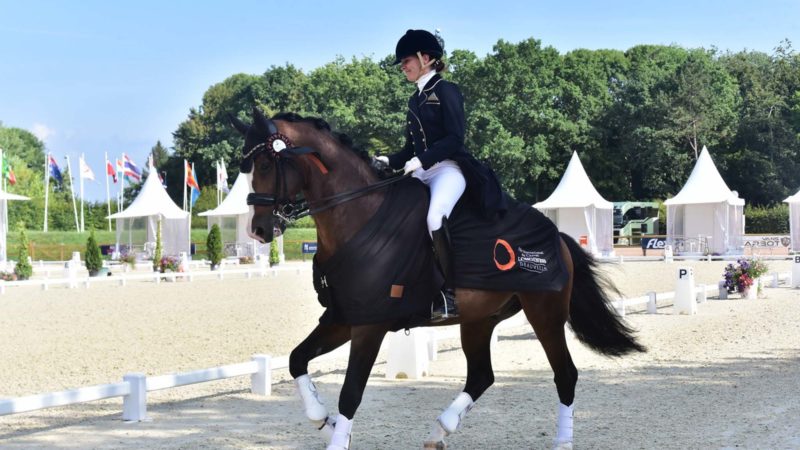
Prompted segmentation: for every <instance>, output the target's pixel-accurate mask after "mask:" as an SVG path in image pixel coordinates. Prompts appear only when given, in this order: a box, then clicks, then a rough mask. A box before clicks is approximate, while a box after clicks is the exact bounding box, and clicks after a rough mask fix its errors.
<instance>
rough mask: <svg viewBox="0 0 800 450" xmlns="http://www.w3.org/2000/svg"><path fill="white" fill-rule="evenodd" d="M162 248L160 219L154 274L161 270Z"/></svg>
mask: <svg viewBox="0 0 800 450" xmlns="http://www.w3.org/2000/svg"><path fill="white" fill-rule="evenodd" d="M163 251H164V250H163V247H162V246H161V219H158V226H157V227H156V250H155V251H154V252H153V272H156V271H160V270H161V253H163Z"/></svg>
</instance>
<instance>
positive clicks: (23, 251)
mask: <svg viewBox="0 0 800 450" xmlns="http://www.w3.org/2000/svg"><path fill="white" fill-rule="evenodd" d="M14 273H15V274H17V278H18V279H20V280H27V279H28V278H30V277H31V275H33V267H31V263H30V261H28V235H27V234H25V229H24V228H23V229H20V230H19V250H18V251H17V265H16V266H14Z"/></svg>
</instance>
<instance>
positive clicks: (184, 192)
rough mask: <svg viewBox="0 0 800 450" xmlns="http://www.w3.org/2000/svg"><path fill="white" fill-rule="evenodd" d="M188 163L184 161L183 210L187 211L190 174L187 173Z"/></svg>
mask: <svg viewBox="0 0 800 450" xmlns="http://www.w3.org/2000/svg"><path fill="white" fill-rule="evenodd" d="M187 165H188V163H187V162H186V160H185V159H184V160H183V210H184V211H186V182H187V181H188V174H187V173H186V166H187Z"/></svg>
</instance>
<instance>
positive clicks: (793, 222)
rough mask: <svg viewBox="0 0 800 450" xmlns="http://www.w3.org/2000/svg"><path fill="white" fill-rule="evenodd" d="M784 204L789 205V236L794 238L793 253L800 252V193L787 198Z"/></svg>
mask: <svg viewBox="0 0 800 450" xmlns="http://www.w3.org/2000/svg"><path fill="white" fill-rule="evenodd" d="M784 203H788V204H789V236H790V237H791V238H792V247H791V251H793V252H800V191H797V193H796V194H794V195H792V196H791V197H787V198H786V200H784Z"/></svg>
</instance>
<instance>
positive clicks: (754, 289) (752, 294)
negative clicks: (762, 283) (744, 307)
mask: <svg viewBox="0 0 800 450" xmlns="http://www.w3.org/2000/svg"><path fill="white" fill-rule="evenodd" d="M757 298H758V280H753V285H752V286H750V289H748V290H747V299H748V300H755V299H757Z"/></svg>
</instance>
